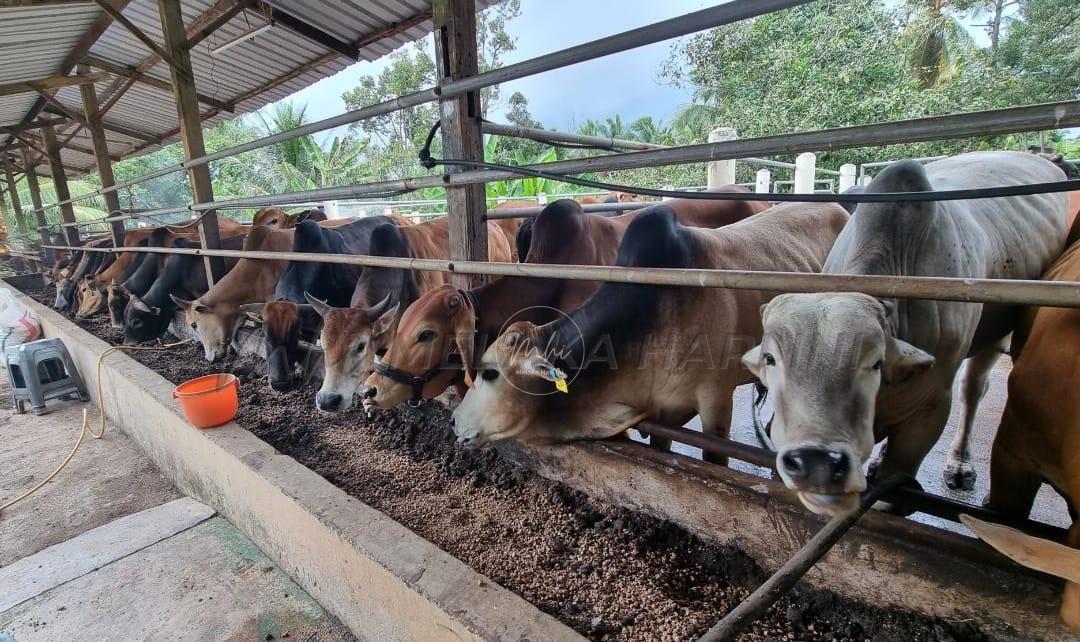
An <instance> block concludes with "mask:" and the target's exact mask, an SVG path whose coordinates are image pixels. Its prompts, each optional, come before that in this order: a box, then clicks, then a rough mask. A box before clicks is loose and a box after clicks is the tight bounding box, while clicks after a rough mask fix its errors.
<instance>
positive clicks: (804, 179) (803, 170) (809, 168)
mask: <svg viewBox="0 0 1080 642" xmlns="http://www.w3.org/2000/svg"><path fill="white" fill-rule="evenodd" d="M816 166H817V156H815V155H814V153H813V152H803V153H802V154H799V155H798V156H796V157H795V184H794V185H792V186H791V191H792V192H794V193H796V194H813V193H814V179H815V178H816V176H815V172H816V169H817V168H816Z"/></svg>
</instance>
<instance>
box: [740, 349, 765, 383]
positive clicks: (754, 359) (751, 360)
mask: <svg viewBox="0 0 1080 642" xmlns="http://www.w3.org/2000/svg"><path fill="white" fill-rule="evenodd" d="M742 363H743V365H744V366H746V369H747V370H749V371H750V372H751V373H752V374H753V375H754V376H755V377H757V378H758V379H759V380H760V381H761V382H762V383H765V362H764V361H762V359H761V344H760V343H759V344H757V345H756V346H754V347H753V348H750V349H749V350H747V351H746V354H744V355H743V356H742Z"/></svg>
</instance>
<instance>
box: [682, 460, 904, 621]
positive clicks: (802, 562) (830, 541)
mask: <svg viewBox="0 0 1080 642" xmlns="http://www.w3.org/2000/svg"><path fill="white" fill-rule="evenodd" d="M910 481H911V477H909V476H908V475H893V476H891V477H889V478H888V479H886V480H884V481H883V482H881V483H880V484H875V485H874V486H873V488H871V489H870V490H868V491H866V492H865V493H863V496H862V498H861V499H860V501H859V506H858V508H856V509H855V510H853V511H851V512H850V513H847V514H845V515H838V516H836V517H833V518H832V519H830V520H829V521H828V522H827V523H826V524H825V526H823V527H822V528H821V530H819V531H818V532H817V533H815V534H814V536H813V537H811V538H810V540H809V541H807V542H806V544H804V545H803V547H802V548H800V549H799V550H798V552H796V553H795V555H793V556H792V557H791V559H789V560H788V561H787V562H786V563H785V564H784V565H783V566H781V567H780V569H779V570H778V571H776V572H775V573H773V575H772V577H770V578H769V579H768V580H766V581H765V583H764V584H762V585H761V586H759V587H758V589H757V590H756V591H754V592H753V593H751V594H750V596H749V597H747V598H746V599H745V600H743V601H742V602H741V603H740V604H739V605H738V606H736V607H735V608H734V609H732V610H731V612H730V613H728V614H727V615H725V616H724V619H722V620H720V621H719V622H718V623H717V624H716V625H715V626H713V627H712V628H711V629H709V630H708V631H706V632H705V635H703V636H701V638H700V640H699V642H727V641H728V640H734V639H735V636H737V635H739V634H740V633H742V632H743V631H744V630H746V628H747V627H748V626H750V625H751V624H753V623H754V622H755V621H756V620H757V619H758V618H759V617H761V616H762V614H764V613H765V611H767V610H768V609H769V607H770V606H772V605H773V604H774V603H775V602H776V601H777V600H778V599H780V598H781V597H782V596H783V595H784V594H785V593H787V592H788V591H790V590H791V589H792V587H794V586H795V584H796V583H798V581H799V580H800V579H802V576H803V575H806V572H807V571H809V570H810V569H811V567H813V566H814V564H816V563H817V562H818V560H820V559H821V558H822V557H824V556H825V554H826V553H828V552H829V551H830V550H831V549H832V547H833V546H834V545H835V544H836V543H837V542H838V541H840V538H841V537H843V536H844V533H846V532H847V531H848V530H850V529H851V527H852V526H854V525H855V524H856V522H858V521H859V518H860V517H862V516H863V514H864V513H866V511H868V510H870V507H871V506H873V505H874V503H875V502H876V501H877V500H878V499H879V498H881V496H882V495H884V494H885V493H887V492H889V491H891V490H893V489H894V488H896V487H897V486H900V485H902V484H904V483H907V482H910Z"/></svg>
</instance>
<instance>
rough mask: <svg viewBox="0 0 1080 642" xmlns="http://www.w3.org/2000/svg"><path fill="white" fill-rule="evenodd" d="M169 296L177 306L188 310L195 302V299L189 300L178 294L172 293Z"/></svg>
mask: <svg viewBox="0 0 1080 642" xmlns="http://www.w3.org/2000/svg"><path fill="white" fill-rule="evenodd" d="M169 298H170V299H172V300H173V303H175V304H176V307H178V308H180V309H181V310H188V309H190V308H191V306H192V305H193V304H194V303H195V302H194V301H188V300H187V299H181V298H180V297H178V296H176V295H175V294H170V295H169Z"/></svg>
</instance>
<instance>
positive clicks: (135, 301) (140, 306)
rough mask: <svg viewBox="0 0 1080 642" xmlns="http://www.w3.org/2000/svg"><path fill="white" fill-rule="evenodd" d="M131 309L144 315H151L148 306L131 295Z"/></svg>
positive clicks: (151, 312)
mask: <svg viewBox="0 0 1080 642" xmlns="http://www.w3.org/2000/svg"><path fill="white" fill-rule="evenodd" d="M130 303H131V307H133V308H135V309H136V310H138V311H139V312H145V313H146V314H153V311H151V310H150V306H148V305H146V302H145V301H143V300H142V299H140V298H139V297H138V296H136V295H134V294H132V295H131V302H130Z"/></svg>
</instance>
